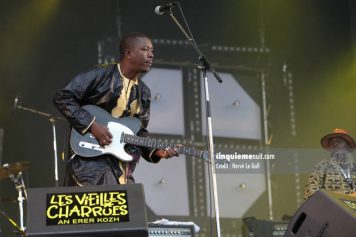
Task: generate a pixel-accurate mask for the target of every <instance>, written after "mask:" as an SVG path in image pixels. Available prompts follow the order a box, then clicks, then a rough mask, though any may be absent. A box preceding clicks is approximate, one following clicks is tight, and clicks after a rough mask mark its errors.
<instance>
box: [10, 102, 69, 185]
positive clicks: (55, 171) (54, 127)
mask: <svg viewBox="0 0 356 237" xmlns="http://www.w3.org/2000/svg"><path fill="white" fill-rule="evenodd" d="M17 103H18V98H17V97H16V98H15V104H14V108H15V109H16V108H17V109H21V110H25V111H28V112H31V113H35V114H38V115H41V116H44V117H47V118H48V119H49V122H50V123H51V124H52V133H53V152H54V180H55V185H56V187H58V186H59V178H58V156H57V138H56V137H57V136H56V120H63V121H66V120H65V119H64V118H62V117H56V116H53V115H51V114H48V113H44V112H41V111H38V110H35V109H32V108H28V107H24V106H22V105H18V104H17Z"/></svg>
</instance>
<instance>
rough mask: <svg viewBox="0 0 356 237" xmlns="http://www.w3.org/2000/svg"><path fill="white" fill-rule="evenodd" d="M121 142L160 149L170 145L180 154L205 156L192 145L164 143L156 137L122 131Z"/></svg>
mask: <svg viewBox="0 0 356 237" xmlns="http://www.w3.org/2000/svg"><path fill="white" fill-rule="evenodd" d="M121 142H124V143H126V144H131V145H137V146H143V147H149V148H155V149H161V150H164V149H166V148H168V147H170V148H174V149H175V150H176V151H177V152H178V153H179V154H182V155H188V156H195V157H200V158H205V152H204V151H201V150H198V149H195V148H193V147H183V146H177V145H175V144H170V143H165V142H163V143H160V142H157V140H156V139H152V138H149V137H139V136H135V135H129V134H125V133H122V135H121Z"/></svg>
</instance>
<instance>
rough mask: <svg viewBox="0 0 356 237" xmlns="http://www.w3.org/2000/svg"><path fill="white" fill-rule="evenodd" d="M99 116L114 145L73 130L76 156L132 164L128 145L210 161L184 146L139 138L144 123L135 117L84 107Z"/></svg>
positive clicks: (92, 106) (72, 137) (89, 106)
mask: <svg viewBox="0 0 356 237" xmlns="http://www.w3.org/2000/svg"><path fill="white" fill-rule="evenodd" d="M82 108H83V109H85V110H87V111H88V112H89V113H91V114H92V115H94V116H95V121H96V122H98V123H100V124H102V125H104V126H107V127H108V129H109V131H110V132H111V134H112V135H113V138H112V142H111V143H110V144H109V145H106V146H100V145H99V142H98V141H97V140H96V138H95V137H94V136H93V135H92V134H91V133H89V132H87V133H85V134H80V133H79V132H77V131H76V130H75V129H74V128H72V132H71V136H70V145H71V147H72V149H73V151H74V153H75V154H77V155H80V156H84V157H95V156H100V155H104V154H110V155H113V156H114V157H116V158H118V159H120V160H122V161H126V162H129V161H132V159H133V158H132V156H131V155H130V154H128V153H127V152H126V151H125V145H126V144H131V145H137V146H142V147H149V148H155V149H162V150H164V149H166V148H168V147H170V148H172V149H175V150H176V151H177V152H178V153H179V154H184V155H188V156H194V157H200V158H203V159H204V160H206V161H208V152H207V151H201V150H197V149H195V148H192V147H183V146H177V145H172V144H168V143H159V142H157V141H156V140H155V139H151V138H149V137H139V136H136V134H137V132H138V131H139V130H140V128H141V122H140V120H139V119H137V118H134V117H125V118H114V117H112V116H111V114H110V113H108V112H106V111H105V110H103V109H102V108H100V107H97V106H95V105H85V106H83V107H82Z"/></svg>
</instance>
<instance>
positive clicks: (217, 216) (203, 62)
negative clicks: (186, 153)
mask: <svg viewBox="0 0 356 237" xmlns="http://www.w3.org/2000/svg"><path fill="white" fill-rule="evenodd" d="M177 4H178V6H179V3H178V2H177ZM179 7H180V6H179ZM169 16H170V17H171V18H172V20H173V21H174V22H175V23H176V25H177V26H178V28H179V29H180V30H181V31H182V33H183V34H184V35H185V37H186V38H187V39H188V42H189V43H190V44H191V45H192V46H193V48H194V50H195V51H196V52H197V53H198V55H199V61H200V63H201V66H198V69H199V70H201V72H202V74H203V78H204V90H205V105H206V122H207V134H208V136H207V137H208V146H209V158H210V173H211V178H212V186H213V187H212V188H213V198H214V207H215V220H216V231H217V237H220V233H221V231H220V214H219V213H220V211H219V201H218V193H217V184H216V172H215V159H214V143H213V135H212V121H211V106H210V99H209V88H208V78H207V75H206V73H207V71H210V72H212V73H213V75H214V77H215V78H216V80H218V82H220V83H221V82H222V79H221V78H220V76H219V75H218V74H217V73H216V72H215V70H214V68H213V67H212V66H211V64H210V63H209V62H208V60H207V59H206V58H205V57H204V55H203V53H202V52H201V50H200V49H199V47H198V45H197V43H196V42H195V40H194V38H193V37H192V36H189V35H188V33H187V32H186V31H185V30H184V28H183V27H182V25H181V24H180V23H179V22H178V20H177V19H176V17H175V16H174V15H173V12H172V10H171V9H170V13H169Z"/></svg>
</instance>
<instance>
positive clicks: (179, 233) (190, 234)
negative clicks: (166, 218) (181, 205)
mask: <svg viewBox="0 0 356 237" xmlns="http://www.w3.org/2000/svg"><path fill="white" fill-rule="evenodd" d="M148 236H149V237H172V236H176V237H194V226H192V225H157V224H149V225H148Z"/></svg>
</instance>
